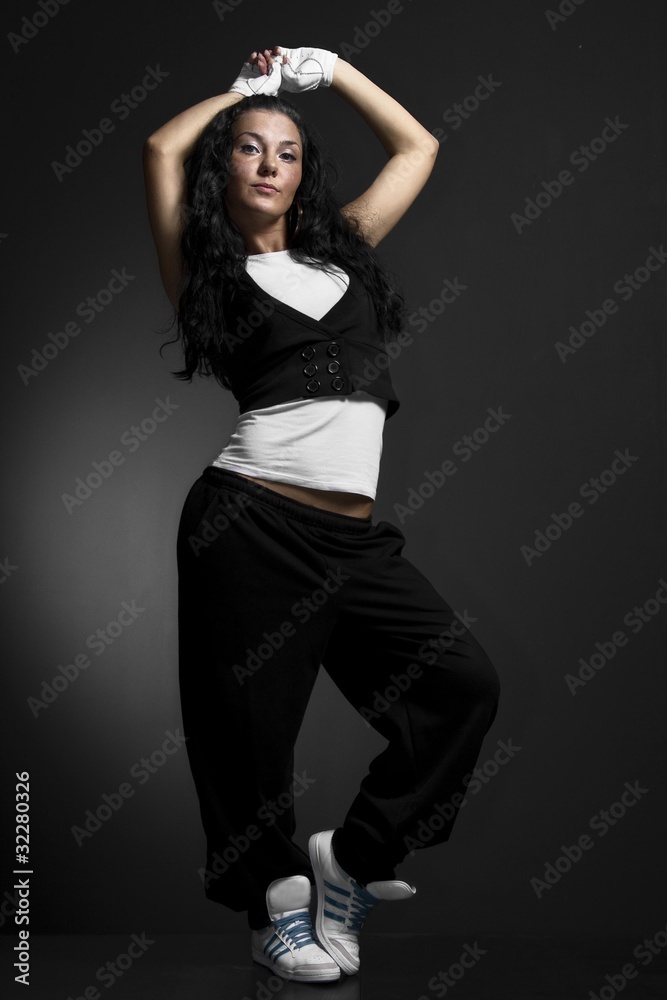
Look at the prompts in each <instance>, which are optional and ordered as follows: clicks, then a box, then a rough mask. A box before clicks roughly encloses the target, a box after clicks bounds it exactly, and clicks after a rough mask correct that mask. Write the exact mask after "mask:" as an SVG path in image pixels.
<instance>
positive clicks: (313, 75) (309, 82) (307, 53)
mask: <svg viewBox="0 0 667 1000" xmlns="http://www.w3.org/2000/svg"><path fill="white" fill-rule="evenodd" d="M274 51H275V52H276V53H278V54H279V55H280V56H282V82H281V87H280V89H281V90H283V91H285V90H286V91H288V92H289V93H292V94H296V93H299V92H301V91H305V90H315V89H316V88H317V87H330V86H331V83H332V80H333V72H334V64H335V62H336V59H337V58H338V55H337V54H336V53H335V52H329V51H328V49H314V48H311V47H308V46H304V47H302V48H298V49H288V48H285V47H284V46H282V45H276V46H275V49H274Z"/></svg>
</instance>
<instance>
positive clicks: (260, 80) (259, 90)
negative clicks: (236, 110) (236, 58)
mask: <svg viewBox="0 0 667 1000" xmlns="http://www.w3.org/2000/svg"><path fill="white" fill-rule="evenodd" d="M281 64H282V57H281V56H274V57H273V65H272V66H271V70H270V72H269V73H268V74H266V73H262V72H260V69H259V66H257V65H256V64H254V63H249V62H246V63H243V69H242V70H241V73H240V75H239V76H238V77H237V79H236V80H235V81H234V83H233V84H232V85H231V87H229V89H228V93H236V94H243V96H244V97H252V96H253V95H254V94H265V95H268V96H269V97H275V96H276V94H277V93H278V91H279V90H280V87H281V83H282V74H281V70H282V65H281Z"/></svg>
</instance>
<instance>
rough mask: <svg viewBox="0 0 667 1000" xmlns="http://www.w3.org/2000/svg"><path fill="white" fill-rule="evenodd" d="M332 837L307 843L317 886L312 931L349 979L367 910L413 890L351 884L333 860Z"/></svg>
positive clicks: (329, 834)
mask: <svg viewBox="0 0 667 1000" xmlns="http://www.w3.org/2000/svg"><path fill="white" fill-rule="evenodd" d="M333 833H334V831H333V830H325V831H324V832H322V833H314V834H313V836H312V837H311V838H310V841H309V842H308V850H309V852H310V860H311V862H312V865H313V871H314V873H315V882H316V884H317V917H316V922H315V928H316V930H317V937H318V940H319V942H320V944H321V945H322V947H323V948H326V950H327V951H328V952H329V954H330V955H331V957H332V958H335V960H336V962H337V963H338V965H339V966H340V967H341V969H342V970H343V972H346V973H347V974H348V976H352V975H354V973H355V972H358V971H359V964H360V961H359V933H360V931H361V928H362V925H363V922H364V920H365V918H366V917H367V915H368V913H369V912H370V910H371V909H372V908H373V907H374V906H377V904H378V903H381V902H382V901H383V900H387V899H410V898H411V897H412V896H414V894H415V892H416V891H417V890H416V889H415V887H414V886H413V885H409V884H408V883H407V882H398V881H393V880H392V881H387V882H369V883H368V885H366V886H363V885H360V884H359V883H358V882H355V880H354V879H353V878H352V877H351V876H350V875H348V874H347V873H346V872H344V871H343V869H342V868H341V867H340V865H339V864H338V862H337V861H336V859H335V858H334V855H333V849H332V847H331V841H332V838H333Z"/></svg>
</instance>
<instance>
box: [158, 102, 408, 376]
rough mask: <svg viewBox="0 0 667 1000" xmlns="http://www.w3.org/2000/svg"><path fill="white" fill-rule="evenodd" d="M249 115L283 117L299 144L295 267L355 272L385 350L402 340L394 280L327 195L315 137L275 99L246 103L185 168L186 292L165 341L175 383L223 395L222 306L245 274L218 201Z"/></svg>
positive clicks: (326, 165) (215, 127)
mask: <svg viewBox="0 0 667 1000" xmlns="http://www.w3.org/2000/svg"><path fill="white" fill-rule="evenodd" d="M253 110H260V111H272V112H276V113H278V114H283V115H287V117H288V118H290V119H291V120H292V121H293V122H294V124H295V125H296V127H297V129H298V131H299V135H300V137H301V142H302V147H303V157H302V179H301V183H300V185H299V188H298V190H297V192H296V196H295V199H294V201H295V204H296V201H297V197H298V200H299V202H300V205H301V208H302V215H301V219H300V223H299V226H298V228H296V227H295V226H292V227H291V229H290V232H291V233H292V235H291V236H290V240H289V246H288V249H289V251H290V256H291V257H292V259H293V260H295V261H299V262H301V263H306V262H308V263H312V262H313V259H315V260H316V261H317V262H318V264H317V265H316V266H319V267H322V268H323V269H325V270H326V267H327V265H328V264H334V265H338V266H340V267H343V268H349V269H350V270H352V271H354V272H355V273H356V274H357V276H358V277H359V278H360V280H361V281H362V283H363V284H364V286H365V287H366V289H367V291H368V292H369V294H370V296H371V299H372V301H373V305H374V307H375V310H376V313H377V316H378V320H379V322H380V326H381V329H383V331H384V337H385V340H386V341H387V342H389V341H393V340H394V339H395V337H396V336H397V335H398V334H399V333H400V331H401V329H402V327H403V324H404V318H405V304H404V299H403V296H402V294H401V293H400V292H399V290H398V286H397V282H396V279H395V277H394V276H393V275H392V274H391V273H390V272H389V270H388V269H387V268H386V267H385V266H384V265H383V264H382V263H381V262H380V260H379V258H378V256H377V255H376V253H375V252H374V250H373V248H372V247H371V246H369V244H368V243H366V242H365V240H364V239H363V237H362V236H361V235H360V233H359V232H358V230H357V228H356V225H355V223H354V222H353V221H350V220H348V219H346V218H345V217H344V216H343V215H342V214H341V205H340V204H339V202H338V200H337V198H336V197H335V196H334V194H333V190H332V189H333V186H334V183H335V179H336V177H337V168H336V166H335V164H334V162H333V161H332V160H331V158H330V157H329V155H328V153H327V152H326V151H325V148H324V145H323V143H322V140H321V138H320V137H319V135H318V133H317V132H316V131H315V129H313V127H312V126H310V125H307V124H306V123H305V122H304V120H303V118H302V116H301V114H300V113H299V111H298V109H297V108H296V107H294V105H293V104H291V103H290V102H289V101H286V100H284V99H283V98H281V97H267V96H262V95H257V96H253V97H247V98H244V99H243V100H242V101H239V102H238V103H236V104H234V105H232V106H231V107H229V108H225V109H223V110H222V111H220V112H218V114H216V115H215V116H214V117H213V118H212V119H211V121H210V122H209V123H208V125H206V127H205V128H204V129H203V130H202V132H201V135H200V136H199V138H198V140H197V143H196V145H195V147H194V150H193V153H192V156H191V157H190V160H189V161H188V164H186V175H187V179H188V186H187V190H188V204H187V215H186V221H185V225H184V229H183V234H182V238H181V253H182V258H183V262H184V265H185V272H186V275H187V284H186V286H185V288H184V289H183V291H182V293H181V296H180V299H179V304H178V309H177V310H176V316H175V321H176V323H177V332H176V335H175V337H174V339H173V340H171V341H168V343H175V342H177V341H178V340H181V341H182V347H183V357H184V361H185V367H184V368H183V369H182V370H180V371H176V372H172V374H173V375H174V376H175V377H176V378H179V379H183V380H186V381H192V377H193V375H195V374H197V375H202V376H211V375H212V376H214V377H215V379H216V380H217V381H218V382H219V383H220V385H222V386H224V387H225V388H227V389H229V388H231V386H230V382H229V377H228V374H227V372H226V371H225V369H224V362H223V360H222V357H223V355H222V354H221V350H220V347H221V344H222V341H223V338H224V336H225V333H226V332H227V330H226V324H225V312H226V310H225V303H226V302H228V301H229V296H230V295H231V294H233V289H234V287H235V285H236V284H237V283H238V280H239V277H240V275H241V273H242V272H243V271H244V270H245V262H246V259H247V252H246V247H245V244H244V241H243V238H242V236H241V233H240V232H239V230H238V229H237V228H236V226H235V225H234V224H233V223H232V222H231V220H230V219H229V216H228V214H227V211H226V208H225V203H224V196H225V189H226V186H227V179H228V169H229V163H230V160H231V156H232V149H233V140H232V126H233V124H234V122H235V121H236V119H237V118H238V117H239V115H242V114H244V113H245V112H246V111H253ZM332 178H333V179H332ZM291 214H292V213H291V212H290V215H291ZM295 229H296V232H294V230H295ZM172 325H173V321H172ZM163 346H166V345H163Z"/></svg>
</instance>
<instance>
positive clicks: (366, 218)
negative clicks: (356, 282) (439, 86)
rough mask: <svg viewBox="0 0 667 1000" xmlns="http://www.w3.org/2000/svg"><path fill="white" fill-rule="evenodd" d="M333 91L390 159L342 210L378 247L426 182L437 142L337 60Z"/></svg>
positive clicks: (392, 99) (348, 66) (371, 83)
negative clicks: (354, 220) (362, 121)
mask: <svg viewBox="0 0 667 1000" xmlns="http://www.w3.org/2000/svg"><path fill="white" fill-rule="evenodd" d="M331 89H332V90H335V91H336V93H338V94H340V96H341V97H343V98H344V99H345V100H346V101H347V102H348V103H349V104H351V105H352V107H353V108H354V109H355V111H358V113H359V114H360V115H361V117H362V118H363V119H364V121H365V122H366V124H367V125H369V126H370V128H371V129H372V131H373V132H374V133H375V135H376V136H377V137H378V139H379V140H380V142H381V143H382V145H383V147H384V149H385V152H386V153H387V156H388V157H389V160H388V161H387V163H386V164H385V166H384V167H383V168H382V170H381V171H380V173H379V174H378V175H377V177H376V178H375V180H374V181H373V183H372V184H371V186H370V187H369V188H368V189H367V190H366V191H364V193H363V194H361V195H360V196H359V197H358V198H355V199H354V201H351V202H349V204H347V205H346V206H345V207H344V209H343V212H346V213H349V214H350V215H353V216H355V217H356V218H357V219H358V220H359V223H360V225H361V228H362V231H363V233H364V236H365V238H366V240H367V242H368V243H370V244H371V246H376V245H377V244H378V243H379V242H380V240H382V239H384V237H385V236H386V235H387V233H388V232H390V230H392V229H393V228H394V226H395V225H396V223H397V222H398V221H399V219H401V218H402V216H403V215H405V213H406V212H407V210H408V208H409V207H410V205H411V204H412V203H413V201H414V200H415V198H416V197H417V195H418V194H419V192H420V191H421V189H422V188H423V187H424V184H426V181H427V180H428V178H429V176H430V174H431V171H432V170H433V164H434V163H435V158H436V156H437V153H438V149H439V148H440V144H439V142H438V140H437V139H436V138H435V136H433V135H432V134H431V133H430V132H428V131H427V130H426V129H425V128H424V127H423V126H422V125H420V124H419V122H418V121H417V120H416V119H415V118H413V117H412V115H411V114H410V113H409V112H408V111H406V110H405V108H404V107H402V105H400V104H399V103H398V101H395V100H394V98H393V97H390V96H389V94H387V93H385V91H384V90H382V89H381V88H380V87H378V86H377V85H376V84H374V83H373V82H372V81H371V80H369V79H368V77H366V76H364V74H363V73H360V72H359V70H358V69H355V68H354V66H352V65H351V64H350V63H348V62H345V61H344V60H343V59H341V58H340V57H339V58H338V59H337V60H336V64H335V67H334V75H333V83H332V84H331Z"/></svg>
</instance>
